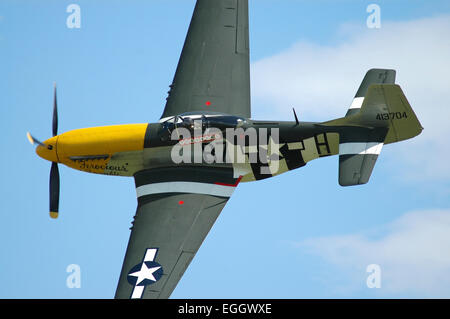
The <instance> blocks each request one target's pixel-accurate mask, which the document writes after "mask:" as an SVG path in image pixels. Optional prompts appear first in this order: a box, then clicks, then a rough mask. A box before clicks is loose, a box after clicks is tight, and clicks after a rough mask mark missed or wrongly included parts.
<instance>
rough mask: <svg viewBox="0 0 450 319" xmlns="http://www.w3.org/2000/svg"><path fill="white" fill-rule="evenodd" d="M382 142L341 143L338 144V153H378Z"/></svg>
mask: <svg viewBox="0 0 450 319" xmlns="http://www.w3.org/2000/svg"><path fill="white" fill-rule="evenodd" d="M382 147H383V143H380V142H367V143H342V144H339V155H353V154H363V155H364V154H376V155H379V154H380V152H381V148H382Z"/></svg>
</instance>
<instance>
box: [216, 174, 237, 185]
mask: <svg viewBox="0 0 450 319" xmlns="http://www.w3.org/2000/svg"><path fill="white" fill-rule="evenodd" d="M241 179H242V175H241V176H239V178H238V179H237V180H236V183H234V184H226V183H214V184H216V185H222V186H230V187H236V186H238V184H239V182H240V181H241Z"/></svg>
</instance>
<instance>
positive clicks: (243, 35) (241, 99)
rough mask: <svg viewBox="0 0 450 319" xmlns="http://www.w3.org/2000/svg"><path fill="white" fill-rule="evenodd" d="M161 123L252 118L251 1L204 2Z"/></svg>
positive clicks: (197, 9)
mask: <svg viewBox="0 0 450 319" xmlns="http://www.w3.org/2000/svg"><path fill="white" fill-rule="evenodd" d="M170 87H171V88H170V91H169V92H168V93H169V96H168V97H167V103H166V106H165V109H164V112H163V114H162V116H161V118H166V117H170V116H174V115H177V114H181V113H185V112H192V111H212V112H221V113H227V114H233V115H237V116H243V117H247V118H249V117H250V66H249V37H248V0H220V1H219V0H215V1H211V0H198V1H197V4H196V6H195V9H194V14H193V16H192V20H191V24H190V26H189V30H188V33H187V36H186V40H185V43H184V46H183V50H182V52H181V56H180V60H179V62H178V66H177V70H176V73H175V77H174V79H173V82H172V85H171V86H170Z"/></svg>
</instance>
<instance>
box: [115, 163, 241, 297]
mask: <svg viewBox="0 0 450 319" xmlns="http://www.w3.org/2000/svg"><path fill="white" fill-rule="evenodd" d="M135 182H136V192H137V196H138V208H137V212H136V216H135V219H134V222H133V227H132V231H131V236H130V240H129V243H128V247H127V252H126V255H125V260H124V263H123V267H122V271H121V274H120V278H119V284H118V287H117V290H116V295H115V298H147V299H160V298H168V297H169V296H170V295H171V293H172V291H173V290H174V289H175V287H176V285H177V283H178V281H179V280H180V279H181V277H182V275H183V273H184V272H185V270H186V268H187V267H188V265H189V263H190V262H191V260H192V259H193V257H194V255H195V254H196V252H197V250H198V249H199V248H200V245H201V244H202V242H203V240H204V239H205V237H206V235H207V234H208V232H209V230H210V229H211V227H212V226H213V224H214V222H215V220H216V219H217V217H218V216H219V214H220V212H221V211H222V209H223V207H224V206H225V204H226V203H227V201H228V199H229V197H230V196H231V194H232V192H233V191H234V189H235V187H236V186H237V184H238V182H239V179H236V178H234V177H233V172H232V169H229V168H220V169H218V168H201V167H200V168H199V167H176V168H159V169H155V170H145V171H141V172H139V173H137V174H136V175H135Z"/></svg>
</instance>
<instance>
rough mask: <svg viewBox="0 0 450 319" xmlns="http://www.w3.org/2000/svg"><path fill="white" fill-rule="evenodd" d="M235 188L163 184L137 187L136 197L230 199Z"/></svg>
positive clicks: (192, 184)
mask: <svg viewBox="0 0 450 319" xmlns="http://www.w3.org/2000/svg"><path fill="white" fill-rule="evenodd" d="M235 188H236V187H235V186H225V185H217V184H210V183H198V182H163V183H154V184H147V185H143V186H139V187H137V188H136V194H137V197H138V198H139V197H141V196H145V195H150V194H161V193H191V194H206V195H214V196H222V197H230V196H231V194H233V191H234V189H235Z"/></svg>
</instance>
